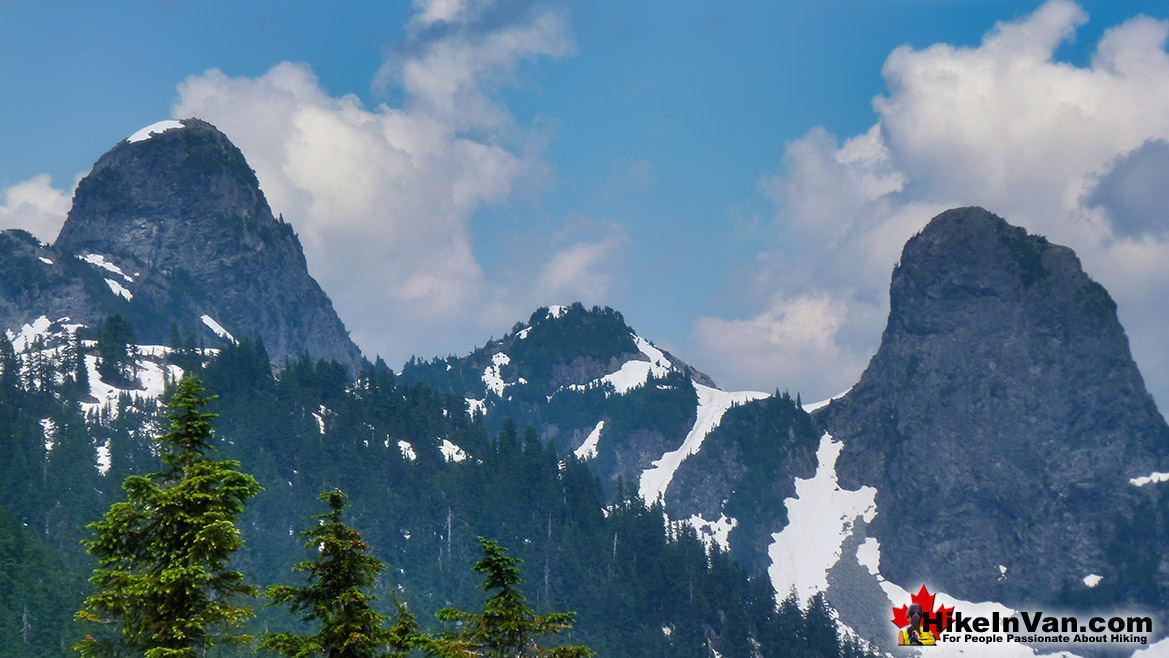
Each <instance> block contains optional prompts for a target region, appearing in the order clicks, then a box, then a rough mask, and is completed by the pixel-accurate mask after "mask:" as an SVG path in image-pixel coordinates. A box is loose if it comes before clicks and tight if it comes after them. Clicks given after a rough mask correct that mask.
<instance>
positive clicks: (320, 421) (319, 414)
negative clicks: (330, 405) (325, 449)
mask: <svg viewBox="0 0 1169 658" xmlns="http://www.w3.org/2000/svg"><path fill="white" fill-rule="evenodd" d="M326 411H328V409H326V408H325V405H323V404H322V405H321V406H320V408H318V409H317V410H316V411H314V412H313V418H315V419H316V421H317V429H318V430H319V431H320V433H321V434H324V433H325V412H326Z"/></svg>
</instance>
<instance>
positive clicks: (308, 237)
mask: <svg viewBox="0 0 1169 658" xmlns="http://www.w3.org/2000/svg"><path fill="white" fill-rule="evenodd" d="M415 9H416V13H415V15H414V17H413V18H412V19H411V22H410V24H409V25H408V31H409V37H408V39H407V43H406V44H405V46H404V47H402V48H398V49H396V50H394V51H392V52H389V53H387V56H386V63H385V65H384V66H383V67H382V69H381V70H379V71H378V72H377V73H376V75H375V76H374V82H373V84H374V85H375V86H379V85H380V86H392V87H393V88H394V90H395V91H396V92H400V94H396V95H398V96H400V98H401V101H400V102H399V103H397V104H396V106H390V105H388V104H381V105H378V106H377V107H372V108H370V107H366V106H365V105H364V104H363V103H362V102H361V100H360V99H358V98H357V97H356V96H353V95H347V96H341V97H334V96H332V95H330V94H329V93H327V92H326V91H325V90H324V89H323V88H322V87H321V84H320V82H319V81H318V80H317V78H316V76H315V75H314V74H313V72H312V70H311V69H310V68H309V67H308V66H307V65H305V64H296V63H289V62H285V63H281V64H279V65H277V66H275V67H273V68H272V69H271V70H270V71H268V72H267V73H266V74H264V75H262V76H260V77H257V78H247V77H231V76H228V75H226V74H224V73H223V72H221V71H218V70H211V71H207V72H205V73H203V74H202V75H197V76H193V77H190V78H188V79H187V80H186V81H184V82H183V83H182V84H181V85H180V86H179V90H178V91H179V99H178V101H177V102H176V103H175V106H174V108H173V110H172V115H173V116H174V117H176V118H183V117H189V116H198V117H200V118H203V119H206V120H208V121H210V122H211V123H213V124H215V125H217V126H218V127H219V128H220V129H221V130H223V131H224V132H225V133H226V134H227V135H228V137H229V138H231V139H232V141H233V142H235V143H236V145H238V146H239V147H240V149H241V150H242V151H243V153H244V155H245V156H246V157H247V159H248V162H249V163H250V164H251V165H252V166H253V168H255V170H256V174H257V177H258V178H259V180H260V185H261V187H262V189H263V190H264V192H265V194H266V195H267V197H268V199H269V202H270V203H271V205H272V206H273V209H274V211H276V212H278V213H282V214H283V215H284V217H285V219H286V220H287V221H289V222H291V223H292V224H293V226H294V227H296V229H297V230H298V233H299V235H300V238H301V240H302V242H303V244H304V247H305V251H306V254H307V256H308V260H309V264H310V269H311V271H312V274H313V275H314V276H315V277H316V278H317V279H318V281H320V282H321V284H322V286H323V287H324V288H325V290H326V291H327V292H328V293H329V294H330V295H331V296H332V297H333V300H334V303H335V305H336V307H337V309H338V312H339V313H340V315H341V317H342V319H343V320H344V321H345V322H346V324H347V325H348V326H349V328H350V330H351V332H352V334H353V336H354V339H355V340H356V341H357V343H358V344H359V345H360V346H361V347H362V348H363V350H364V351H366V352H367V353H368V354H370V355H371V356H372V355H373V354H374V353H380V354H382V355H383V356H386V357H387V359H393V360H400V359H404V358H405V357H407V356H409V352H410V351H416V352H417V353H418V354H419V355H421V356H425V355H428V354H434V353H440V352H446V351H449V350H450V349H451V348H452V346H456V345H460V344H464V345H468V346H469V345H471V344H473V343H475V342H478V340H479V339H480V337H481V335H482V334H483V333H486V331H487V329H489V328H493V327H496V326H507V323H509V322H510V321H513V320H514V319H515V318H517V317H526V316H527V314H528V313H530V311H531V308H529V307H528V304H530V303H531V300H530V297H531V296H532V291H533V290H545V291H548V292H549V293H550V294H551V293H559V292H569V293H571V292H573V291H574V290H575V289H577V288H581V287H584V288H587V289H595V288H603V287H605V286H606V285H608V280H607V279H606V278H605V277H604V276H602V275H599V274H597V273H596V271H595V270H594V269H593V268H594V267H595V266H596V265H597V264H598V263H602V262H604V260H605V257H606V254H607V253H609V252H610V251H611V249H612V248H613V244H614V243H612V242H611V241H610V239H609V237H606V236H600V237H598V236H595V235H594V236H583V237H582V238H581V239H580V241H579V244H570V245H562V246H561V247H560V249H559V251H553V252H552V253H549V252H550V251H552V250H549V249H540V250H532V251H530V252H527V253H526V254H524V255H523V257H522V258H520V259H519V260H518V261H517V262H514V263H511V264H510V265H509V266H510V267H512V268H513V269H515V270H523V271H528V272H540V273H541V274H540V282H539V283H538V285H535V286H533V284H532V282H531V281H528V282H526V284H523V285H519V284H517V285H510V284H509V283H508V281H511V280H514V278H509V277H508V276H507V275H506V274H500V273H497V272H485V271H484V268H483V266H482V265H481V262H480V261H481V258H480V257H478V256H477V254H476V252H475V244H474V234H475V231H473V230H472V225H473V223H474V222H478V221H484V220H481V219H479V218H480V217H481V216H482V212H481V211H482V210H484V209H485V208H497V207H500V206H501V205H502V204H505V203H509V202H511V201H512V200H513V199H515V198H516V197H517V196H521V195H523V194H527V193H533V192H536V191H539V190H540V189H542V188H543V187H544V186H546V185H547V184H548V181H549V179H550V167H549V165H548V164H547V162H546V161H545V159H544V151H543V146H544V144H545V143H546V136H544V135H542V134H541V133H540V131H539V130H538V129H536V128H532V127H527V126H521V125H518V124H517V121H516V120H515V118H514V117H513V116H512V114H511V113H510V111H509V109H508V107H507V106H506V105H505V104H504V103H503V102H502V101H501V100H500V98H499V96H500V95H499V93H498V92H499V91H500V90H501V89H503V88H504V87H505V86H507V85H510V84H513V82H514V77H515V74H516V71H517V69H518V68H519V67H520V66H521V65H522V64H523V63H524V62H526V61H529V60H532V59H535V58H543V57H559V56H563V55H566V54H568V53H570V52H571V51H572V49H573V39H572V34H571V31H570V29H569V27H568V24H567V21H566V19H565V17H564V16H562V15H561V14H560V13H559V12H557V11H556V10H555V9H550V8H546V7H538V6H532V5H529V4H527V3H517V2H495V3H466V2H460V1H457V0H426V1H423V0H418V1H416V2H415ZM476 230H482V231H490V230H491V229H490V227H479V228H477V229H476ZM570 282H571V283H572V285H569V283H570ZM555 301H559V299H557V300H555ZM546 303H549V300H547V299H544V300H539V302H538V303H537V305H538V304H546Z"/></svg>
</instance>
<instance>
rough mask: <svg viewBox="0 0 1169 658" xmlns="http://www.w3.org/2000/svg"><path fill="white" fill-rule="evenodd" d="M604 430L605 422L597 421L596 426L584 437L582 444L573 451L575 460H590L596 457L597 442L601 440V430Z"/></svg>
mask: <svg viewBox="0 0 1169 658" xmlns="http://www.w3.org/2000/svg"><path fill="white" fill-rule="evenodd" d="M603 429H605V421H603V420H601V421H597V426H596V427H594V428H593V431H592V432H589V435H588V436H587V437H585V440H584V443H582V444H580V447H579V448H577V449H576V450H574V451H573V454H574V455H576V458H577V459H592V458H593V457H596V456H597V442H598V441H600V440H601V430H603Z"/></svg>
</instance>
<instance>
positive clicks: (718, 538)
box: [688, 514, 739, 553]
mask: <svg viewBox="0 0 1169 658" xmlns="http://www.w3.org/2000/svg"><path fill="white" fill-rule="evenodd" d="M688 521H689V522H690V525H692V526H694V529H695V530H696V531H698V538H699V539H701V540H702V543H704V544H706V545H707V547H708V548H709V547H710V545H711V542H714V543H716V544H718V547H719V550H721V551H722V552H724V553H726V552H727V551H729V550H731V543H730V541H729V539H728V538H729V537H730V534H731V530H734V528H735V526H737V525H739V521H738V519H734V518H727V515H726V514H720V515H719V517H718V520H717V521H707V520H706V519H704V518H702V517H701V516H699V515H697V514H695V515H693V516H691V517H690V518H689V519H688Z"/></svg>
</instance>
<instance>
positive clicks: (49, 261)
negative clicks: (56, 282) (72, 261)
mask: <svg viewBox="0 0 1169 658" xmlns="http://www.w3.org/2000/svg"><path fill="white" fill-rule="evenodd" d="M37 258H39V259H40V261H41V262H42V263H44V264H45V265H52V264H53V261H51V260H49V259H48V258H45V257H44V256H37Z"/></svg>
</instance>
